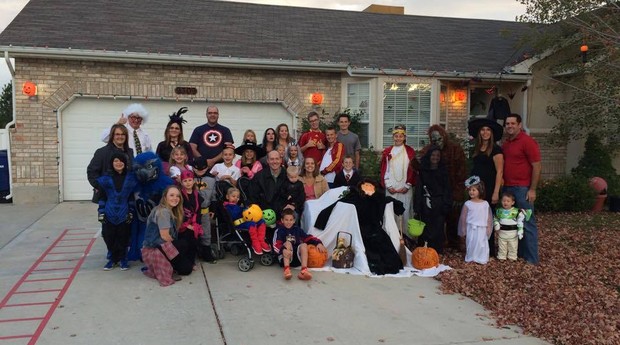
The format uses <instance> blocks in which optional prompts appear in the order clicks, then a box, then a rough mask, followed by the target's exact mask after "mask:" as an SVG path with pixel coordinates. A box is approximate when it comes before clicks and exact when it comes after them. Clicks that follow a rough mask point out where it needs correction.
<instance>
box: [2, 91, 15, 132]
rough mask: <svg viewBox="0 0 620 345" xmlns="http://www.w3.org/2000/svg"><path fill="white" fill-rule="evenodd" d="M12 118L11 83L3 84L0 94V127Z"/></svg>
mask: <svg viewBox="0 0 620 345" xmlns="http://www.w3.org/2000/svg"><path fill="white" fill-rule="evenodd" d="M12 120H13V87H12V86H11V83H8V84H6V85H4V87H3V88H2V94H1V95H0V129H4V127H5V126H6V124H7V123H9V122H11V121H12Z"/></svg>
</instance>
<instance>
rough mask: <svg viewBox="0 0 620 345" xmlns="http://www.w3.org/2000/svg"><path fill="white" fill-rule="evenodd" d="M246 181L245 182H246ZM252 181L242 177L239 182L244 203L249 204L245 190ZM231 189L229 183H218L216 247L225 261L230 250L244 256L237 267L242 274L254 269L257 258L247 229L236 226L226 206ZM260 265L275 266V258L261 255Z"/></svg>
mask: <svg viewBox="0 0 620 345" xmlns="http://www.w3.org/2000/svg"><path fill="white" fill-rule="evenodd" d="M244 180H245V181H244ZM249 182H250V180H249V179H247V178H245V177H241V178H239V180H238V181H237V186H238V189H239V190H240V192H241V193H240V194H241V198H240V199H241V200H242V202H244V203H245V202H247V200H248V199H247V194H246V193H245V192H244V189H245V190H247V188H248V187H249ZM230 187H231V185H230V184H229V183H227V182H223V181H219V182H217V183H216V186H215V188H216V192H217V202H215V209H214V211H215V219H216V238H217V242H216V246H217V248H216V249H215V251H216V253H217V255H218V257H219V258H220V259H223V258H224V256H225V251H226V250H227V249H228V250H229V251H230V253H231V254H232V255H235V256H237V255H243V257H242V258H241V259H239V261H238V263H237V267H238V268H239V270H240V271H242V272H247V271H249V270H251V269H252V268H253V267H254V259H255V257H256V256H257V255H256V254H254V253H253V252H252V250H251V248H250V247H251V240H250V235H249V233H248V231H247V229H243V228H237V227H235V226H234V222H233V219H231V217H230V214H229V213H228V211H227V210H226V207H225V206H224V201H223V200H224V199H225V196H226V192H227V191H228V189H229V188H230ZM259 258H260V263H261V265H263V266H271V265H272V264H273V262H274V261H275V260H274V257H273V254H272V253H265V254H263V255H259Z"/></svg>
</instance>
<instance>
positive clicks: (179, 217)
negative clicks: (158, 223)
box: [159, 185, 183, 230]
mask: <svg viewBox="0 0 620 345" xmlns="http://www.w3.org/2000/svg"><path fill="white" fill-rule="evenodd" d="M173 188H174V189H176V190H177V191H178V192H179V204H178V205H176V206H175V207H171V206H170V205H168V201H166V195H168V191H169V190H170V189H173ZM182 195H183V194H181V190H180V189H179V187H177V186H175V185H170V186H168V187H166V189H164V192H163V193H162V195H161V200H160V201H159V207H165V208H167V209H169V210H170V213H172V219H174V221H175V222H176V229H177V230H178V229H179V228H180V227H181V224H183V197H182Z"/></svg>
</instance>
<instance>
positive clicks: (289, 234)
mask: <svg viewBox="0 0 620 345" xmlns="http://www.w3.org/2000/svg"><path fill="white" fill-rule="evenodd" d="M281 221H282V224H280V225H278V227H277V229H276V233H275V235H274V246H273V249H274V251H275V252H276V253H278V254H280V255H279V257H278V260H279V261H280V266H282V267H284V279H286V280H289V279H291V277H292V276H293V274H292V273H291V266H293V267H299V266H301V272H299V274H298V275H297V278H299V279H301V280H310V279H312V274H311V273H310V272H308V245H309V244H313V245H316V248H317V250H318V251H319V252H321V253H324V252H326V251H327V249H325V247H324V246H323V243H322V242H321V240H319V239H318V238H316V237H314V236H312V235H308V234H307V233H306V232H305V231H304V230H303V229H302V228H300V227H298V226H295V212H294V211H293V210H291V209H284V210H282V218H281Z"/></svg>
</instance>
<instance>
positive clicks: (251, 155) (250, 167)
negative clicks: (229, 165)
mask: <svg viewBox="0 0 620 345" xmlns="http://www.w3.org/2000/svg"><path fill="white" fill-rule="evenodd" d="M235 153H236V154H238V155H240V156H241V159H239V160H238V161H237V162H235V166H236V167H237V168H239V170H240V171H241V176H246V177H247V178H249V179H252V178H253V177H254V174H256V173H257V172H259V171H261V170H263V165H262V164H261V163H260V162H259V161H258V160H259V159H260V158H261V157H262V156H264V154H265V151H264V150H263V149H262V148H260V147H258V145H257V144H256V143H255V142H252V141H246V142H245V143H244V144H243V145H241V146H239V147H237V148H236V149H235Z"/></svg>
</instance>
